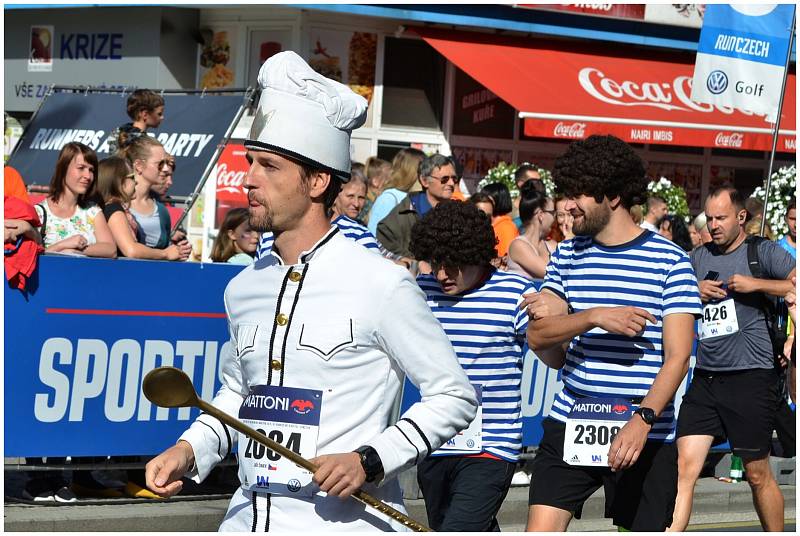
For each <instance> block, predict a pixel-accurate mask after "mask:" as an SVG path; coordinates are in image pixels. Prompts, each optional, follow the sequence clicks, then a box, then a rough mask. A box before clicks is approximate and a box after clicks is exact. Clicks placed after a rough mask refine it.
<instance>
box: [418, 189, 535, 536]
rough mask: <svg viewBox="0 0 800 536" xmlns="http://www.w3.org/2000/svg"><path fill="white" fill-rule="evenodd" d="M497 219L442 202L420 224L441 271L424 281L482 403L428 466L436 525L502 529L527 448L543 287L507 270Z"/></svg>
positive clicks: (429, 257)
mask: <svg viewBox="0 0 800 536" xmlns="http://www.w3.org/2000/svg"><path fill="white" fill-rule="evenodd" d="M496 242H497V240H496V239H495V236H494V231H493V230H492V224H491V221H490V218H489V217H487V216H486V215H485V214H484V213H483V212H481V211H480V210H479V209H478V208H477V207H476V206H475V205H474V204H471V203H463V202H461V201H442V202H441V203H439V204H438V205H436V207H434V208H433V209H431V210H430V211H429V212H428V213H427V214H426V215H425V216H423V218H422V219H421V220H420V221H419V222H417V223H416V224H415V225H414V227H413V229H412V232H411V244H410V249H411V252H412V253H413V255H414V258H416V259H422V260H426V261H428V262H430V264H431V266H432V267H433V273H432V274H428V275H421V276H420V277H418V278H417V282H418V283H419V286H420V287H421V288H422V290H423V291H424V292H425V295H426V297H427V301H428V305H429V306H430V308H431V310H432V311H433V314H434V316H435V317H436V319H437V320H439V322H440V323H441V324H442V327H443V328H444V331H445V333H446V334H447V336H448V338H449V339H450V342H451V343H452V344H453V348H454V349H455V351H456V355H457V356H458V361H459V364H460V365H461V367H462V368H463V369H464V371H465V372H466V373H467V376H468V377H469V380H470V382H471V383H472V384H473V386H475V387H476V390H478V391H479V400H481V399H482V402H481V409H480V410H479V413H478V417H476V421H475V422H473V423H472V425H471V426H470V428H468V429H467V430H466V431H464V432H462V433H460V434H459V435H457V436H456V437H454V438H453V439H452V440H450V441H449V442H448V444H447V445H445V446H444V447H443V448H442V449H440V450H439V451H437V452H436V453H435V454H433V455H432V456H429V457H427V458H426V459H425V460H424V461H422V462H421V463H420V464H419V467H418V472H417V478H418V481H419V485H420V488H421V489H422V493H423V495H424V497H425V506H426V508H427V511H428V522H429V523H430V526H431V528H432V529H433V530H435V531H442V532H481V531H499V530H500V527H499V525H498V523H497V518H496V516H497V512H498V510H499V509H500V506H501V505H502V503H503V499H504V498H505V496H506V494H507V493H508V488H509V486H510V485H511V478H512V476H513V475H514V467H515V464H516V462H517V460H518V459H519V452H520V448H521V446H522V420H521V395H520V383H521V379H522V358H523V346H524V344H525V333H526V330H527V326H528V315H527V313H526V311H525V309H524V308H520V305H521V304H522V302H523V300H524V298H523V294H525V293H528V292H533V291H535V288H534V286H533V283H532V282H531V281H530V280H528V279H525V278H523V277H520V276H518V275H515V274H510V273H506V272H500V271H497V270H496V269H495V268H494V267H493V266H492V265H491V261H492V259H494V257H495V256H496V255H497V254H496V251H495V245H496Z"/></svg>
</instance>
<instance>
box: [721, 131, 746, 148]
mask: <svg viewBox="0 0 800 536" xmlns="http://www.w3.org/2000/svg"><path fill="white" fill-rule="evenodd" d="M743 142H744V134H742V133H741V132H731V133H730V134H726V133H724V132H718V133H717V137H716V138H714V145H716V146H717V147H735V148H739V149H740V148H741V147H742V143H743Z"/></svg>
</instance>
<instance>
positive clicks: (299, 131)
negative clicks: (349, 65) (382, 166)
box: [244, 51, 367, 182]
mask: <svg viewBox="0 0 800 536" xmlns="http://www.w3.org/2000/svg"><path fill="white" fill-rule="evenodd" d="M258 83H259V84H260V85H261V88H262V91H261V99H260V100H259V102H258V110H257V111H256V117H255V119H254V120H253V126H252V128H251V129H250V136H249V138H248V139H247V140H246V141H245V144H244V145H245V147H247V148H248V149H251V150H255V151H272V152H275V153H278V154H281V155H284V156H288V157H290V158H294V159H296V160H299V161H301V162H303V163H305V164H308V165H311V166H314V167H318V168H321V169H324V170H326V171H330V172H331V173H332V174H334V175H336V176H338V177H339V178H340V179H341V180H342V181H344V182H347V181H349V180H350V132H351V131H352V130H353V129H354V128H358V127H360V126H361V125H363V124H364V121H365V120H366V116H367V101H366V99H365V98H364V97H362V96H360V95H357V94H356V93H354V92H353V91H352V90H351V89H350V88H349V87H347V86H345V85H344V84H340V83H339V82H336V81H334V80H330V79H329V78H325V77H324V76H322V75H321V74H319V73H317V72H316V71H314V70H313V69H312V68H311V67H309V66H308V64H307V63H306V62H305V61H303V59H302V58H301V57H300V56H298V55H297V54H295V53H294V52H292V51H286V52H281V53H279V54H275V55H274V56H272V57H271V58H269V59H268V60H267V61H266V62H264V65H262V66H261V70H260V71H259V73H258Z"/></svg>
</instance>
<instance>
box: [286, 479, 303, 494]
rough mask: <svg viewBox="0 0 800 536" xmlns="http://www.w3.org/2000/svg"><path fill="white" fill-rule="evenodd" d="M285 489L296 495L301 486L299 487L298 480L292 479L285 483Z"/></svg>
mask: <svg viewBox="0 0 800 536" xmlns="http://www.w3.org/2000/svg"><path fill="white" fill-rule="evenodd" d="M286 487H287V488H288V489H289V491H291V492H292V493H297V492H298V491H300V488H302V487H303V486H302V485H300V481H299V480H297V479H296V478H293V479H291V480H289V482H287V483H286Z"/></svg>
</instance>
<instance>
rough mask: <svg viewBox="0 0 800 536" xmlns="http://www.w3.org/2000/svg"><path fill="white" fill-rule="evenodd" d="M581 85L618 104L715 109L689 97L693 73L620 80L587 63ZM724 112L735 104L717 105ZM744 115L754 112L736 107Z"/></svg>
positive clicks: (590, 92) (596, 95)
mask: <svg viewBox="0 0 800 536" xmlns="http://www.w3.org/2000/svg"><path fill="white" fill-rule="evenodd" d="M578 82H580V84H581V87H583V89H584V90H585V91H586V92H587V93H588V94H589V95H591V96H592V97H594V98H596V99H597V100H600V101H603V102H607V103H608V104H615V105H617V106H651V107H653V108H661V109H662V110H669V111H671V110H681V111H690V110H694V111H697V112H706V113H710V112H713V111H714V110H715V107H714V106H713V105H711V104H698V103H696V102H694V101H692V99H691V98H690V97H689V95H690V94H691V91H692V77H691V76H678V77H676V78H675V79H673V80H672V81H671V82H669V81H666V82H660V81H653V82H641V83H636V82H632V81H630V80H625V81H623V82H617V81H616V80H614V79H612V78H609V77H607V76H606V75H605V74H604V73H603V72H602V71H601V70H600V69H596V68H594V67H584V68H583V69H581V70H580V72H579V73H578ZM716 109H717V110H719V111H720V112H722V113H725V114H731V113H733V112H734V109H733V108H729V107H717V108H716ZM735 111H737V112H739V113H742V114H744V115H754V114H753V113H752V112H748V111H745V110H740V109H738V108H737V109H736V110H735Z"/></svg>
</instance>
